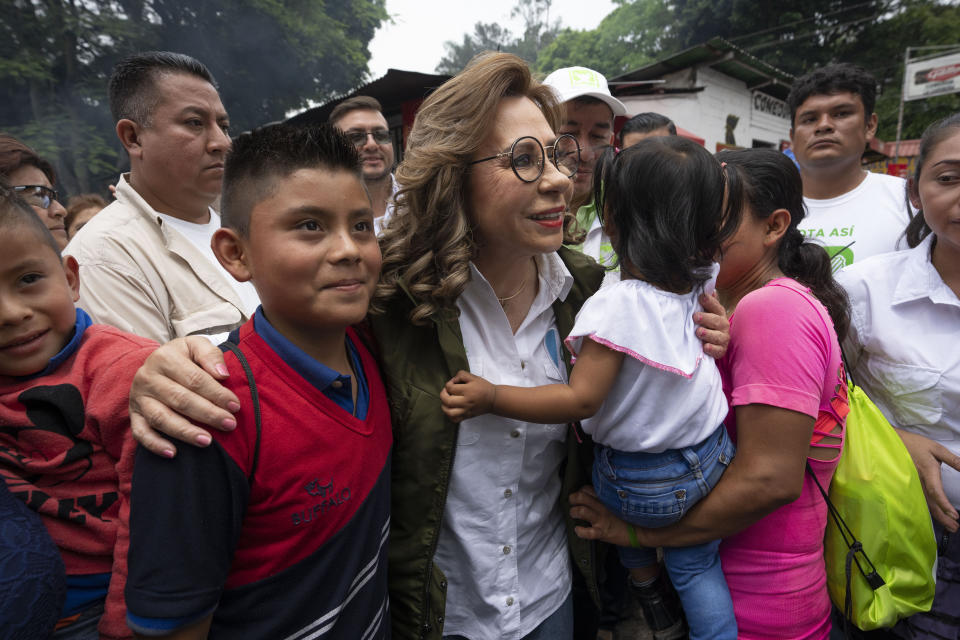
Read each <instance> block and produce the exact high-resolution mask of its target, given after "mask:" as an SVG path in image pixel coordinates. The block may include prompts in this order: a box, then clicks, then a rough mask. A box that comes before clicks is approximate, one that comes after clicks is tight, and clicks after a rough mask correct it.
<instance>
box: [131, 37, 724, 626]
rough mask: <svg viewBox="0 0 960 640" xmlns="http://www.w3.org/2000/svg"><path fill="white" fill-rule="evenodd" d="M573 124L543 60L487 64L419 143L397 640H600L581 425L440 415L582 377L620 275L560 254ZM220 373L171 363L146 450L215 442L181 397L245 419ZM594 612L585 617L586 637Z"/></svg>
mask: <svg viewBox="0 0 960 640" xmlns="http://www.w3.org/2000/svg"><path fill="white" fill-rule="evenodd" d="M560 122H561V111H560V106H559V105H558V103H557V100H556V97H555V96H554V94H553V93H552V91H551V90H550V89H549V88H548V87H545V86H543V85H541V84H539V83H537V82H536V81H534V80H533V79H532V77H531V75H530V71H529V69H528V68H527V65H526V63H524V62H523V61H522V60H521V59H520V58H517V57H515V56H512V55H509V54H488V55H485V56H483V57H478V58H477V59H475V60H474V61H473V63H471V64H470V65H469V66H468V67H467V68H466V69H465V70H464V71H463V72H462V73H461V74H460V75H458V76H456V77H454V78H453V79H451V80H449V81H448V82H447V83H445V84H444V85H443V86H441V87H440V88H438V89H437V90H436V91H435V92H434V93H433V94H432V95H431V96H430V97H428V98H427V99H426V100H425V101H424V103H423V105H422V106H421V108H420V111H419V113H418V115H417V119H416V122H415V124H414V126H413V129H412V130H411V132H410V137H409V143H408V146H407V151H406V156H405V159H404V162H403V164H401V165H400V168H399V170H398V173H397V179H398V182H399V183H400V185H401V189H400V192H399V194H398V196H397V204H396V211H395V217H394V218H393V219H392V220H391V223H390V225H389V227H388V228H387V229H386V230H385V232H384V235H383V237H382V239H381V248H382V251H383V268H382V275H381V281H380V284H379V286H378V291H377V300H376V301H375V306H374V309H372V313H371V316H370V324H371V327H372V330H373V336H374V338H375V339H376V342H377V344H378V345H379V353H380V362H381V365H382V368H383V374H384V379H385V381H386V382H387V393H388V396H389V399H390V405H391V413H392V417H393V427H394V452H393V462H392V464H393V473H392V483H393V487H392V495H393V499H392V503H391V509H392V514H391V530H390V598H391V602H390V613H391V618H392V623H393V634H394V637H398V638H429V639H439V638H442V637H443V638H458V637H468V638H471V639H472V640H493V639H499V638H505V637H514V638H523V639H525V640H526V639H531V640H532V639H538V638H549V640H571V639H572V638H573V637H577V638H581V637H589V636H590V633H591V632H590V631H589V630H587V629H589V627H590V626H591V624H592V620H590V619H589V616H591V615H594V612H593V609H592V605H591V604H590V599H589V598H588V597H584V598H573V597H572V596H571V591H572V588H571V585H572V584H573V582H574V570H573V567H574V566H576V568H577V569H578V570H579V573H580V575H581V576H582V578H581V579H580V580H579V584H580V585H584V584H585V585H587V588H589V591H590V592H591V593H592V594H593V595H594V596H596V587H595V575H594V559H595V557H596V550H595V549H594V548H592V546H591V543H589V542H586V541H584V540H580V539H578V538H577V537H576V536H574V535H573V524H572V522H571V521H570V519H569V518H568V517H567V515H566V513H567V511H568V509H569V505H568V503H567V495H568V494H569V493H570V492H571V491H573V490H574V489H575V488H577V487H579V486H580V485H581V484H582V483H585V482H587V481H588V478H589V473H590V466H591V463H592V444H591V443H590V442H589V439H586V438H580V437H578V435H576V433H575V432H574V430H573V429H572V428H571V427H570V426H569V425H566V424H548V425H540V424H533V423H526V422H521V421H515V420H507V419H504V418H499V417H495V416H484V417H481V418H476V419H472V420H467V421H464V422H462V423H460V424H459V425H457V424H455V423H454V422H452V421H450V420H448V419H447V418H446V417H445V416H444V414H443V411H442V408H441V402H440V389H441V388H442V387H443V384H444V383H445V382H446V381H447V380H448V379H449V378H450V377H451V376H453V375H454V374H455V373H456V372H457V371H459V370H461V369H465V370H470V371H472V372H474V373H477V374H479V375H483V376H485V377H488V378H491V379H492V380H494V381H495V382H498V383H503V384H514V385H523V386H536V385H542V384H547V383H549V382H564V381H566V380H567V371H568V366H569V361H568V357H567V354H566V353H565V351H564V349H563V347H562V346H561V345H562V339H563V338H564V337H565V336H566V334H567V333H568V332H569V331H570V329H571V328H572V327H573V321H574V318H575V316H576V314H577V312H578V311H579V309H580V306H581V305H582V304H583V302H584V300H586V299H587V298H588V297H589V296H590V295H591V294H593V293H594V292H595V291H596V290H597V289H598V288H599V286H600V282H601V280H602V278H603V270H602V269H601V268H600V267H598V266H597V265H596V264H595V263H594V262H593V261H592V260H591V259H589V258H587V257H585V256H583V255H582V254H579V253H577V252H573V251H568V250H567V249H565V248H561V243H562V240H563V223H564V220H565V217H566V216H567V215H568V213H567V205H568V202H569V198H570V196H571V193H572V189H573V182H572V179H571V178H572V176H573V175H574V174H575V172H576V167H577V163H578V161H579V153H578V147H577V145H576V141H575V140H572V139H570V138H568V137H565V136H557V134H556V133H555V130H556V128H557V126H558V125H559V124H560ZM708 304H709V303H708ZM708 309H709V310H711V311H716V312H718V313H720V314H721V315H719V316H717V315H711V314H705V317H704V319H703V320H702V321H701V325H702V326H704V327H708V328H709V329H710V330H705V334H706V337H705V338H704V339H705V340H709V341H711V342H713V343H714V346H711V345H708V346H707V349H708V350H712V351H713V353H715V354H717V355H722V352H723V345H725V344H726V342H727V339H728V335H727V333H726V325H727V323H726V320H725V318H724V317H723V315H722V308H721V307H719V305H715V306H714V305H712V306H709V307H708ZM188 358H192V359H194V360H195V361H196V362H199V363H201V364H202V366H203V369H204V370H205V371H206V372H207V373H208V374H209V376H207V375H203V373H202V372H199V371H198V369H197V367H196V366H195V365H194V364H193V363H192V362H191V361H190V359H188ZM219 362H222V360H220V358H219V352H218V351H216V350H215V349H214V348H212V347H211V346H210V345H209V343H202V342H201V341H199V340H191V339H185V340H178V341H174V342H173V343H170V344H168V345H166V346H164V347H161V349H160V350H159V351H158V352H157V354H156V355H155V357H154V358H152V360H151V361H150V362H149V363H148V364H147V365H146V366H145V367H144V369H143V370H141V372H140V373H138V380H137V382H136V383H135V385H134V389H133V390H132V391H131V396H132V398H133V403H134V405H135V406H136V407H137V408H138V409H135V411H137V410H140V411H141V413H140V414H139V415H138V416H137V418H136V419H135V425H134V428H135V435H136V436H137V437H138V438H139V440H140V442H141V443H142V444H143V445H144V446H146V447H147V448H149V449H150V450H152V451H155V452H157V453H161V452H163V451H174V449H173V446H172V445H171V444H170V443H169V442H168V441H166V440H163V439H162V438H160V437H159V436H158V435H157V434H156V433H155V432H153V431H152V430H151V429H150V428H149V427H148V426H147V425H146V422H145V420H144V419H143V418H141V417H140V416H141V415H146V414H147V413H149V414H150V416H151V426H152V427H154V428H156V429H158V430H159V431H162V432H164V433H166V434H168V435H172V436H174V437H176V438H178V439H181V440H185V441H188V442H191V443H196V442H197V438H198V437H201V438H202V437H203V436H204V435H205V432H204V431H202V430H201V429H199V428H197V427H195V426H193V425H191V424H190V423H188V422H186V421H184V420H182V418H180V417H179V416H176V415H175V414H173V413H172V412H171V411H170V410H168V409H167V408H166V407H165V406H162V405H166V404H169V403H170V402H171V400H170V398H171V395H170V392H171V390H175V391H174V393H175V395H177V396H178V397H180V398H181V399H182V400H183V402H179V403H178V404H177V409H178V410H179V411H181V412H182V413H184V414H186V415H187V416H189V417H191V418H193V419H194V420H196V421H198V422H200V423H202V424H209V425H211V426H214V427H216V426H217V425H220V424H222V423H223V421H224V420H225V419H229V418H230V413H229V412H228V411H226V408H227V407H228V405H229V404H230V403H231V402H232V403H236V402H238V399H237V398H236V397H233V396H232V394H229V393H228V392H225V391H224V390H223V389H222V388H220V387H219V385H218V384H216V383H215V380H213V379H211V376H212V378H219V377H221V376H220V375H219V374H218V373H216V367H217V364H218V363H219ZM194 374H200V375H194ZM190 377H193V378H194V381H193V383H191V384H186V381H187V380H188V379H189V378H190ZM181 385H185V386H189V387H190V389H192V390H194V391H196V392H197V394H198V395H194V394H191V393H190V391H189V390H187V389H183V388H182V386H181ZM200 396H203V398H201V397H200ZM204 398H209V401H208V400H206V399H204ZM575 604H576V605H583V607H584V608H583V612H584V614H585V616H584V617H583V618H578V621H577V622H578V627H583V629H581V628H578V630H577V632H576V635H575V634H574V631H573V610H574V606H575ZM578 611H579V609H578ZM584 623H585V624H584ZM593 633H594V634H595V631H593Z"/></svg>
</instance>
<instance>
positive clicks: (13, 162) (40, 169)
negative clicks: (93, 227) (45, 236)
mask: <svg viewBox="0 0 960 640" xmlns="http://www.w3.org/2000/svg"><path fill="white" fill-rule="evenodd" d="M0 178H3V179H4V180H6V182H7V183H8V184H9V185H10V186H11V187H12V188H13V191H14V192H15V193H16V194H17V195H18V196H20V197H21V198H23V199H24V200H25V201H26V202H27V204H29V205H30V206H32V207H33V210H34V211H36V212H37V215H38V216H40V219H41V220H43V223H44V224H45V225H46V226H47V229H50V233H52V234H53V237H54V239H55V240H56V241H57V244H58V245H60V248H61V249H63V248H64V247H65V246H67V230H66V227H65V226H64V223H63V219H64V217H65V216H66V215H67V210H66V209H64V208H63V205H61V204H60V202H59V196H58V194H57V192H56V191H54V189H53V185H54V183H56V175H55V174H54V171H53V165H51V164H50V163H49V162H47V161H46V160H44V159H43V158H41V157H40V156H39V155H37V152H36V151H34V150H33V149H31V148H30V147H28V146H27V145H25V144H23V143H22V142H20V141H19V140H17V139H16V138H14V137H13V136H8V135H2V134H0Z"/></svg>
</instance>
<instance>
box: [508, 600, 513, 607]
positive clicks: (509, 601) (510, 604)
mask: <svg viewBox="0 0 960 640" xmlns="http://www.w3.org/2000/svg"><path fill="white" fill-rule="evenodd" d="M507 606H508V607H512V606H513V598H507Z"/></svg>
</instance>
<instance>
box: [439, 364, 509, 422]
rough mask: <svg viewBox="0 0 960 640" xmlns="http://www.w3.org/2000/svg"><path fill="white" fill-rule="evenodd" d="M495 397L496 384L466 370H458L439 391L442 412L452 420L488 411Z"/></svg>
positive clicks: (491, 408)
mask: <svg viewBox="0 0 960 640" xmlns="http://www.w3.org/2000/svg"><path fill="white" fill-rule="evenodd" d="M496 397H497V388H496V386H494V385H493V384H491V383H490V382H489V381H487V380H484V379H483V378H481V377H480V376H475V375H473V374H472V373H469V372H467V371H458V372H457V375H455V376H453V377H452V378H450V380H448V381H447V384H445V385H444V386H443V389H442V390H441V391H440V400H441V402H443V413H444V414H446V416H447V417H448V418H450V419H451V420H453V421H454V422H460V421H462V420H466V419H467V418H472V417H474V416H479V415H483V414H484V413H490V412H491V411H493V401H494V399H495V398H496Z"/></svg>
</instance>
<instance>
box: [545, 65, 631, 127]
mask: <svg viewBox="0 0 960 640" xmlns="http://www.w3.org/2000/svg"><path fill="white" fill-rule="evenodd" d="M543 84H545V85H547V86H549V87H550V88H551V89H553V92H554V93H555V94H557V98H558V99H559V100H560V102H566V101H567V100H573V99H574V98H579V97H580V96H590V97H591V98H596V99H598V100H602V101H603V102H605V103H606V104H607V106H609V107H610V109H611V110H612V111H613V115H615V116H625V115H627V108H626V107H625V106H624V104H623V103H622V102H620V101H619V100H617V99H616V98H614V97H613V96H612V95H611V94H610V88H609V87H608V86H607V79H606V78H604V77H603V74H602V73H598V72H596V71H594V70H593V69H587V68H586V67H564V68H563V69H557V70H556V71H554V72H553V73H551V74H550V75H548V76H547V77H546V78H545V79H544V81H543Z"/></svg>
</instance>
